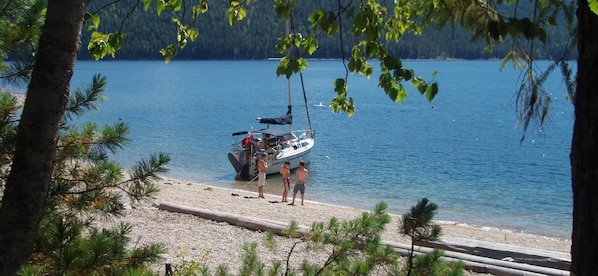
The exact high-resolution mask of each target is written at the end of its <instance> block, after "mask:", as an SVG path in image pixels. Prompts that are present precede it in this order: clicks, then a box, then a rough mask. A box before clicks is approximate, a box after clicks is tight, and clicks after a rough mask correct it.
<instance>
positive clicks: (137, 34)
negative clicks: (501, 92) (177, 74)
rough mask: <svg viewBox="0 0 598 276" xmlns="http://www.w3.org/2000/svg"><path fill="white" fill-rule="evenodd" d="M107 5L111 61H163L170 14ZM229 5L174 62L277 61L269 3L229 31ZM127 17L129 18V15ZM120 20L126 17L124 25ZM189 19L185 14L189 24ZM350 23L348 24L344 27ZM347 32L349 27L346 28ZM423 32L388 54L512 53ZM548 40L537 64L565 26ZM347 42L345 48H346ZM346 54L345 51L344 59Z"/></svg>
mask: <svg viewBox="0 0 598 276" xmlns="http://www.w3.org/2000/svg"><path fill="white" fill-rule="evenodd" d="M109 2H110V1H107V0H102V1H93V2H92V3H91V5H90V8H89V9H88V10H89V11H90V12H98V14H99V15H100V18H101V23H100V27H99V31H101V32H104V33H109V32H117V31H119V30H121V28H122V31H124V33H125V34H126V37H125V43H124V46H123V48H122V49H121V50H119V51H118V52H117V53H116V56H115V58H116V59H120V60H139V59H150V60H151V59H156V60H162V59H163V56H162V55H161V54H160V53H159V49H162V48H164V47H166V45H167V44H169V43H172V42H173V41H175V37H174V36H175V35H176V24H175V23H174V22H172V20H171V17H169V14H168V13H169V12H168V11H166V10H165V11H163V12H162V14H161V15H160V16H158V15H157V14H156V13H155V12H153V11H150V12H144V11H143V9H144V8H143V5H138V6H135V4H136V3H135V2H129V1H119V2H116V3H115V4H110V5H107V4H108V3H109ZM327 4H328V5H333V4H334V3H332V2H330V3H322V2H320V1H302V3H301V5H299V6H298V7H297V9H296V11H295V14H294V17H293V23H294V25H295V27H296V29H297V31H298V32H301V33H304V34H305V33H310V32H311V26H310V25H309V24H310V23H309V22H308V21H307V18H308V16H309V13H311V12H313V11H315V10H317V9H319V8H327V7H326V6H325V5H327ZM227 8H228V2H227V1H210V6H209V12H208V13H205V14H202V15H200V16H199V18H198V20H197V21H196V22H194V23H192V24H191V26H192V27H194V28H197V29H198V30H199V37H198V38H197V40H196V41H194V42H191V43H188V44H187V46H186V47H185V48H184V49H183V50H182V51H179V53H178V55H177V57H176V58H177V59H178V60H192V59H201V60H255V59H257V60H259V59H267V58H272V57H279V56H277V55H276V54H275V49H274V45H276V43H277V41H278V37H280V36H282V35H284V33H285V22H283V21H282V20H281V19H279V18H277V16H276V12H275V11H274V9H273V8H272V6H271V2H270V1H256V2H254V3H253V4H251V6H250V7H247V9H248V13H249V14H248V18H247V19H245V20H243V21H242V22H239V23H237V24H235V25H234V26H230V25H229V22H228V16H227ZM129 13H131V14H130V15H129V16H128V17H127V14H129ZM123 18H126V20H125V21H123ZM190 18H191V15H190V14H188V15H185V18H181V19H182V20H186V21H187V22H190V21H189V20H190ZM345 23H347V24H348V23H349V22H345ZM345 30H349V28H345ZM431 30H432V29H429V30H428V31H424V32H423V33H424V35H421V36H417V35H413V34H406V35H405V37H404V38H403V39H402V40H401V41H400V42H399V43H395V42H389V44H388V45H389V51H390V54H393V55H396V56H397V57H400V58H404V59H451V58H455V59H490V58H498V59H500V58H503V57H504V56H505V54H506V53H507V52H508V51H510V50H511V44H510V43H509V42H506V43H503V44H499V45H497V46H496V48H494V50H493V52H492V53H488V52H487V51H486V49H485V48H486V42H485V41H474V42H472V41H471V35H470V33H469V32H468V31H465V30H463V29H462V28H461V27H459V26H457V25H455V26H449V27H445V28H442V29H441V30H440V31H438V32H434V31H431ZM548 32H549V35H548V38H549V41H547V43H546V45H541V46H540V47H539V48H538V49H537V52H536V53H535V57H536V59H550V58H551V57H560V56H562V53H563V50H564V48H565V45H566V43H567V41H568V36H567V32H566V30H565V27H564V26H558V27H554V28H552V29H548ZM90 35H91V31H87V30H85V29H84V30H83V32H82V38H81V41H82V44H81V45H82V46H81V48H82V50H81V52H80V54H79V59H89V54H88V52H87V51H86V50H85V49H86V47H87V43H88V42H89V39H90ZM318 39H319V40H320V44H319V48H318V50H317V51H316V52H315V53H314V55H313V56H311V57H310V58H340V57H341V56H342V55H341V49H340V44H339V43H338V42H339V37H338V36H335V37H331V38H329V37H326V36H324V35H319V36H318ZM343 39H345V40H346V42H348V41H349V40H352V39H354V38H352V37H351V36H350V35H349V34H348V33H347V34H345V35H344V37H343ZM349 44H350V43H345V45H349ZM349 50H350V49H344V51H345V54H347V53H348V51H349Z"/></svg>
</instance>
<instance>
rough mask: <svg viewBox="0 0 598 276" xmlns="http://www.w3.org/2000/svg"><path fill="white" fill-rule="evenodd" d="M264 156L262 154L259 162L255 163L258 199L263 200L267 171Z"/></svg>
mask: <svg viewBox="0 0 598 276" xmlns="http://www.w3.org/2000/svg"><path fill="white" fill-rule="evenodd" d="M266 157H268V155H266V154H265V153H262V156H261V158H260V160H258V161H257V171H258V173H257V192H258V196H259V197H260V198H264V185H265V184H266V170H267V169H268V163H267V162H266Z"/></svg>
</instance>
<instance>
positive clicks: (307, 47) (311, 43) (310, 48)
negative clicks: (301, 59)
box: [303, 36, 318, 55]
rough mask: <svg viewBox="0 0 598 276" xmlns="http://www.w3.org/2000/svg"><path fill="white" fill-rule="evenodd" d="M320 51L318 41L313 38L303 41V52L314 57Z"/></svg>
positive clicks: (309, 37)
mask: <svg viewBox="0 0 598 276" xmlns="http://www.w3.org/2000/svg"><path fill="white" fill-rule="evenodd" d="M317 49H318V39H316V38H315V37H313V36H308V37H307V38H306V39H305V41H303V51H304V52H306V53H308V54H309V55H312V54H313V53H314V52H315V51H316V50H317Z"/></svg>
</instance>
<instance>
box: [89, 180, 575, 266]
mask: <svg viewBox="0 0 598 276" xmlns="http://www.w3.org/2000/svg"><path fill="white" fill-rule="evenodd" d="M158 187H159V189H160V192H159V193H158V195H157V197H156V198H154V199H153V200H150V201H148V202H142V203H139V204H134V205H133V206H131V207H130V208H129V209H128V210H127V212H126V215H125V216H122V217H117V218H112V219H110V220H105V221H102V222H101V223H102V224H103V225H104V226H111V225H116V224H118V223H120V222H126V223H128V224H130V225H132V226H133V228H132V233H131V235H130V237H131V238H132V240H133V241H134V242H133V244H135V245H141V244H153V243H161V244H163V245H164V246H165V247H166V249H167V253H166V254H165V255H164V260H163V262H162V263H161V264H159V265H158V266H156V268H155V269H156V270H159V271H164V266H165V264H167V263H168V264H172V265H173V267H176V266H177V264H180V263H182V261H183V260H193V261H197V262H200V263H202V264H205V265H206V266H207V267H209V268H210V269H212V271H214V270H215V268H216V267H217V266H219V265H221V266H226V267H227V268H228V269H229V271H230V272H233V273H236V272H237V271H238V267H239V263H241V261H242V258H243V250H242V247H243V244H246V243H256V244H257V250H258V254H259V256H260V258H261V260H262V261H263V262H264V263H266V264H271V263H272V262H273V261H280V262H283V263H284V262H286V257H287V255H288V252H289V249H290V248H291V247H292V246H293V245H294V244H295V243H297V240H294V239H290V238H286V237H280V236H276V237H275V238H274V240H275V245H274V246H272V244H270V245H268V243H266V242H265V237H266V235H265V234H264V233H262V232H259V231H253V230H249V229H245V228H243V227H238V226H234V225H231V224H229V223H226V222H217V221H211V220H208V219H204V218H201V217H198V216H194V215H190V214H184V213H176V212H169V211H165V210H161V209H159V208H158V206H159V205H160V204H176V205H180V206H187V207H190V208H201V209H207V210H211V211H216V212H224V213H230V214H234V215H237V216H243V217H250V218H254V219H262V220H268V221H276V222H279V223H283V224H285V225H288V224H289V223H290V222H291V221H295V222H297V223H298V224H299V225H303V226H310V225H311V224H312V223H313V222H328V221H329V220H330V219H331V218H333V217H334V218H337V219H339V220H351V219H355V218H357V217H358V216H360V215H361V213H362V212H367V211H369V210H361V209H356V208H348V207H343V206H338V205H330V204H323V203H318V202H314V201H310V200H309V189H308V190H307V192H306V196H305V198H306V200H305V206H301V205H300V204H296V205H295V206H290V205H288V204H287V203H284V202H280V200H281V195H272V194H266V198H265V199H260V198H258V196H257V191H256V192H255V193H254V192H250V191H246V190H237V189H229V188H222V187H216V186H211V185H209V184H205V183H192V182H188V181H185V180H180V179H162V180H160V181H159V183H158ZM298 199H299V198H298ZM289 200H290V198H289ZM298 202H300V200H299V201H298ZM296 203H297V202H296ZM401 215H402V214H391V218H392V219H391V223H390V224H389V225H387V227H386V230H385V232H384V234H383V240H384V241H389V242H396V243H404V244H408V243H409V240H408V239H407V238H406V237H404V236H402V235H401V234H400V233H399V231H398V229H399V221H400V216H401ZM439 224H440V226H441V227H442V230H443V231H442V232H443V235H442V237H441V241H442V242H446V243H459V244H464V243H475V244H484V245H485V246H489V247H492V246H493V245H500V246H502V247H505V246H506V247H512V248H514V250H515V251H516V250H517V248H528V249H534V250H539V251H546V252H548V253H556V254H561V255H565V254H568V252H569V249H570V246H571V242H570V241H569V240H561V239H557V238H552V237H542V236H536V235H531V234H526V233H518V232H513V231H508V230H501V229H494V228H476V227H471V226H468V225H461V224H447V223H439ZM320 257H322V256H320ZM305 258H307V259H310V260H311V259H317V258H319V257H318V256H317V254H316V255H314V252H313V251H311V250H308V249H307V248H305V247H304V246H303V244H301V243H298V244H296V245H295V248H294V251H293V257H292V258H291V263H290V264H291V265H293V264H294V265H298V264H300V263H301V262H302V261H303V259H305Z"/></svg>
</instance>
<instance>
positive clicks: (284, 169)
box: [280, 161, 291, 202]
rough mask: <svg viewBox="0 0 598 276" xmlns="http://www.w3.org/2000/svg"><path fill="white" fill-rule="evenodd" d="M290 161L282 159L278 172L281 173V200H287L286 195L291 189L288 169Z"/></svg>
mask: <svg viewBox="0 0 598 276" xmlns="http://www.w3.org/2000/svg"><path fill="white" fill-rule="evenodd" d="M289 165H291V162H289V161H284V164H282V166H280V174H282V189H283V190H282V201H281V202H288V201H289V200H288V199H287V195H288V194H289V191H290V190H291V170H290V169H289Z"/></svg>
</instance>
